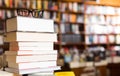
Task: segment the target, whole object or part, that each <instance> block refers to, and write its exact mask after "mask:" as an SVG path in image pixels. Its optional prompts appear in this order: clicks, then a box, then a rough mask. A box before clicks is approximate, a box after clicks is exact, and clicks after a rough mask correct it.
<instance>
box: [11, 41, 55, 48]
mask: <svg viewBox="0 0 120 76" xmlns="http://www.w3.org/2000/svg"><path fill="white" fill-rule="evenodd" d="M9 44H10V47H14V46H17V47H21V46H32V47H33V46H37V47H48V46H49V47H53V46H54V43H53V42H42V41H40V42H32V41H29V42H27V41H24V42H23V41H21V42H20V41H19V42H17V41H14V42H10V43H9Z"/></svg>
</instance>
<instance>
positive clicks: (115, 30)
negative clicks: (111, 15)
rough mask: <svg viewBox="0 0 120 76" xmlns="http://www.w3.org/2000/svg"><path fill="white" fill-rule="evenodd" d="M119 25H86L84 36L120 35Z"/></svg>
mask: <svg viewBox="0 0 120 76" xmlns="http://www.w3.org/2000/svg"><path fill="white" fill-rule="evenodd" d="M119 29H120V25H115V26H113V25H101V24H91V25H90V24H86V28H85V33H86V34H120V31H119Z"/></svg>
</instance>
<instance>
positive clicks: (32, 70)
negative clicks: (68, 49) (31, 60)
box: [5, 66, 60, 74]
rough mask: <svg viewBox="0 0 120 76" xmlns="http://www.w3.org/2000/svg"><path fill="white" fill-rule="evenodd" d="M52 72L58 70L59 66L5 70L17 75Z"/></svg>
mask: <svg viewBox="0 0 120 76" xmlns="http://www.w3.org/2000/svg"><path fill="white" fill-rule="evenodd" d="M53 70H60V66H54V67H46V68H32V69H23V70H20V69H15V68H5V71H8V72H13V73H18V74H31V73H38V72H48V71H53Z"/></svg>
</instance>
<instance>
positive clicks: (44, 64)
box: [8, 60, 57, 70]
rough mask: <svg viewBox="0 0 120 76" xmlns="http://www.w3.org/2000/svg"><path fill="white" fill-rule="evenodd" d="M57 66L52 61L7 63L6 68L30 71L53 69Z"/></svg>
mask: <svg viewBox="0 0 120 76" xmlns="http://www.w3.org/2000/svg"><path fill="white" fill-rule="evenodd" d="M55 66H57V62H56V61H55V60H54V61H38V62H23V63H16V62H8V67H10V68H16V69H21V70H22V69H32V68H47V67H55Z"/></svg>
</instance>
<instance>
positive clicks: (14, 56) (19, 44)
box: [5, 16, 60, 74]
mask: <svg viewBox="0 0 120 76" xmlns="http://www.w3.org/2000/svg"><path fill="white" fill-rule="evenodd" d="M53 23H54V22H53V20H49V19H47V20H46V19H38V18H29V17H21V16H17V17H15V18H11V19H8V20H7V22H6V24H7V34H6V37H5V41H6V42H9V43H10V47H9V51H6V52H5V55H6V61H7V62H8V68H5V70H6V71H9V72H13V73H19V74H29V73H37V72H51V73H53V72H54V70H58V69H60V66H57V63H56V60H57V50H54V42H56V41H57V34H56V33H54V24H53Z"/></svg>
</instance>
